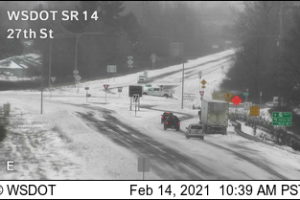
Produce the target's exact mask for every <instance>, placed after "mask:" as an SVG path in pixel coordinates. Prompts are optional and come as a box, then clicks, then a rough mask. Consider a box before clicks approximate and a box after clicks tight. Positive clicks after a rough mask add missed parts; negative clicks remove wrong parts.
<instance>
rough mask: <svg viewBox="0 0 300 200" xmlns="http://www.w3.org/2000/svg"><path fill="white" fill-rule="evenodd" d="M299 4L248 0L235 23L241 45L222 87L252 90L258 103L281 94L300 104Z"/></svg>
mask: <svg viewBox="0 0 300 200" xmlns="http://www.w3.org/2000/svg"><path fill="white" fill-rule="evenodd" d="M299 11H300V7H299V5H298V4H297V3H296V2H283V1H260V2H247V3H245V9H244V10H243V12H241V13H240V14H239V20H238V21H237V22H236V24H235V32H236V33H237V34H236V36H237V38H238V40H239V44H240V45H239V48H238V50H237V53H236V56H235V62H234V64H233V66H232V68H231V69H230V70H229V72H228V74H227V79H226V80H225V81H224V82H223V85H222V86H223V88H225V89H229V90H236V91H240V92H246V91H249V99H250V100H252V101H254V102H256V103H258V102H259V96H260V95H261V94H262V99H263V100H264V101H270V100H272V98H273V97H274V96H277V97H279V102H280V103H279V105H280V106H281V107H286V106H295V105H299V104H300V65H299V63H300V57H299V55H298V54H299V51H300V14H299V13H300V12H299Z"/></svg>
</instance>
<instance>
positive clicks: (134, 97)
mask: <svg viewBox="0 0 300 200" xmlns="http://www.w3.org/2000/svg"><path fill="white" fill-rule="evenodd" d="M139 99H140V97H139V94H134V95H133V100H134V115H135V116H136V111H137V106H138V102H139Z"/></svg>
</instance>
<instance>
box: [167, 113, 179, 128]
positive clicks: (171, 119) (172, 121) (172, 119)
mask: <svg viewBox="0 0 300 200" xmlns="http://www.w3.org/2000/svg"><path fill="white" fill-rule="evenodd" d="M168 128H174V129H176V131H179V129H180V121H179V119H178V117H176V116H175V115H169V116H168V117H167V119H166V120H165V121H164V130H167V129H168Z"/></svg>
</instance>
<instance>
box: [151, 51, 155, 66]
mask: <svg viewBox="0 0 300 200" xmlns="http://www.w3.org/2000/svg"><path fill="white" fill-rule="evenodd" d="M150 59H151V62H152V63H153V64H155V63H156V54H155V53H153V54H151V56H150Z"/></svg>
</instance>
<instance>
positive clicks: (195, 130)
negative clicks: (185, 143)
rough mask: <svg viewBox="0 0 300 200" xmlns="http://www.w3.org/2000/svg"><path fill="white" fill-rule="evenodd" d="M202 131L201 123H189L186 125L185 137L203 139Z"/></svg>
mask: <svg viewBox="0 0 300 200" xmlns="http://www.w3.org/2000/svg"><path fill="white" fill-rule="evenodd" d="M204 135H205V133H204V131H203V126H202V124H190V125H189V126H188V127H186V132H185V137H186V138H187V139H189V138H190V137H199V138H200V139H202V140H203V139H204Z"/></svg>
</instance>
